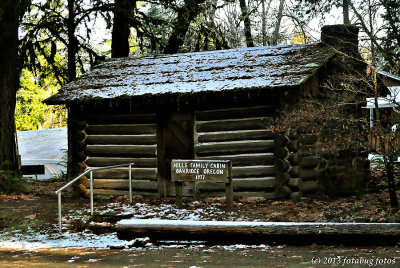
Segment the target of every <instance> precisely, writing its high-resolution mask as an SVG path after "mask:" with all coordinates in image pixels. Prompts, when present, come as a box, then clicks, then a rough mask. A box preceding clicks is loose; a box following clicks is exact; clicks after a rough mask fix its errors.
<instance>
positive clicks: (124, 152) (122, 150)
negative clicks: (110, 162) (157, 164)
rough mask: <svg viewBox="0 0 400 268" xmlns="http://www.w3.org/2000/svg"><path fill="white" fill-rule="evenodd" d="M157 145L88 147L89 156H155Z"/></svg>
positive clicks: (87, 153)
mask: <svg viewBox="0 0 400 268" xmlns="http://www.w3.org/2000/svg"><path fill="white" fill-rule="evenodd" d="M156 151H157V145H88V146H87V147H86V151H85V154H86V155H88V156H154V155H156Z"/></svg>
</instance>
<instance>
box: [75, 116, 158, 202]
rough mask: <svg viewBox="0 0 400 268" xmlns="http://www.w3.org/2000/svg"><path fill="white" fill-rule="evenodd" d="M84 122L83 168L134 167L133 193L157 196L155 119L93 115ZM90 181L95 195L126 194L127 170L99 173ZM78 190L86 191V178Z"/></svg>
mask: <svg viewBox="0 0 400 268" xmlns="http://www.w3.org/2000/svg"><path fill="white" fill-rule="evenodd" d="M85 122H86V128H85V140H84V143H85V148H84V150H83V154H84V156H85V161H84V163H85V165H86V167H87V168H92V167H104V166H110V165H118V164H125V163H134V165H133V170H132V179H133V182H132V189H133V193H134V194H139V195H145V196H153V197H154V196H155V195H156V194H157V131H156V127H157V126H156V115H155V114H104V115H102V114H95V115H88V116H86V117H85ZM93 177H94V193H95V194H105V195H125V194H128V185H129V182H128V178H129V173H128V168H127V167H126V168H116V169H109V170H99V171H96V172H94V173H93ZM82 186H83V187H84V188H86V189H88V188H89V180H88V179H87V178H86V179H85V180H84V181H83V182H82ZM82 186H81V188H83V187H82ZM86 191H87V190H86Z"/></svg>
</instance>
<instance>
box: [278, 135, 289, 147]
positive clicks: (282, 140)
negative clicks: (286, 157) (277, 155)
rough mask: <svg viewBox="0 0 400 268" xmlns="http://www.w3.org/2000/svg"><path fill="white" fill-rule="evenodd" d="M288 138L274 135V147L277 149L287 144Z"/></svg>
mask: <svg viewBox="0 0 400 268" xmlns="http://www.w3.org/2000/svg"><path fill="white" fill-rule="evenodd" d="M288 142H289V138H288V136H286V135H276V136H275V145H276V146H279V147H284V146H286V145H287V144H288Z"/></svg>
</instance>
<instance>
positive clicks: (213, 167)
mask: <svg viewBox="0 0 400 268" xmlns="http://www.w3.org/2000/svg"><path fill="white" fill-rule="evenodd" d="M171 178H172V181H181V182H188V181H193V182H224V183H228V182H229V178H230V161H229V160H172V162H171Z"/></svg>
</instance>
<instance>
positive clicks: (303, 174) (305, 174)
mask: <svg viewBox="0 0 400 268" xmlns="http://www.w3.org/2000/svg"><path fill="white" fill-rule="evenodd" d="M319 174H320V172H319V170H317V169H302V168H300V169H299V177H300V178H302V179H303V181H304V180H316V179H318V178H319Z"/></svg>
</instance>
